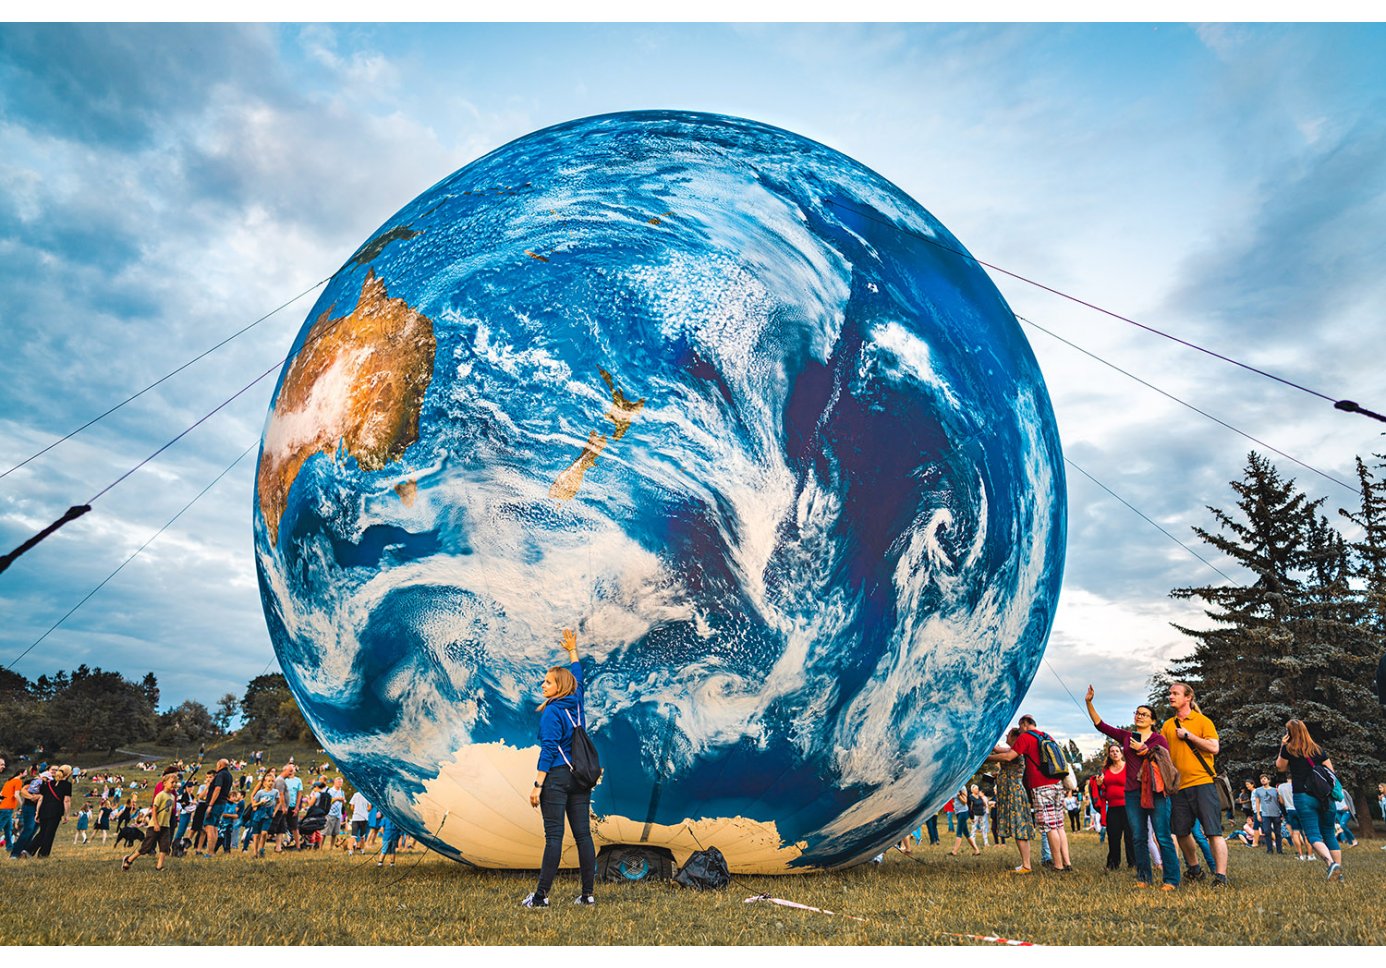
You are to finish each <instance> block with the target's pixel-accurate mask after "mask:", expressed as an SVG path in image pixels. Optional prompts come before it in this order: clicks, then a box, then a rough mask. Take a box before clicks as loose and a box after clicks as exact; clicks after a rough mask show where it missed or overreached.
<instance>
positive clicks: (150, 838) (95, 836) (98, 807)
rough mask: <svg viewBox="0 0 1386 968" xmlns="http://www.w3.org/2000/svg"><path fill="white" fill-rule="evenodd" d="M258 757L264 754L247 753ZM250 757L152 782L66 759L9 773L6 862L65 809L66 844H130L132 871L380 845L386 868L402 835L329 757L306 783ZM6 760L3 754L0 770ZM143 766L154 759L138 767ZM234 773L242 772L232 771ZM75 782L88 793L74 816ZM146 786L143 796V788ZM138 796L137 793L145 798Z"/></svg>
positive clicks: (0, 804)
mask: <svg viewBox="0 0 1386 968" xmlns="http://www.w3.org/2000/svg"><path fill="white" fill-rule="evenodd" d="M252 756H253V757H254V758H255V759H259V760H263V753H262V752H261V753H257V754H252ZM251 762H253V761H252V760H251V759H249V758H248V759H242V760H230V759H220V760H218V761H217V762H216V764H215V766H214V767H213V768H211V769H207V770H204V769H203V767H202V764H201V763H193V764H191V765H189V764H185V763H184V762H183V761H182V760H178V761H175V762H173V763H171V764H169V765H167V766H165V767H164V768H163V772H162V774H161V775H160V777H159V779H158V780H157V781H155V782H153V783H151V784H141V783H140V782H139V781H138V780H137V779H131V780H128V781H127V780H126V778H125V777H124V776H123V775H120V774H116V773H93V774H89V775H86V776H82V775H81V774H80V771H79V770H76V769H75V768H73V767H71V766H68V765H66V764H62V765H56V766H50V765H49V764H47V763H37V764H33V765H31V766H27V767H21V768H19V769H16V770H15V771H14V772H13V773H11V774H9V776H8V778H7V780H6V782H5V784H4V787H3V791H0V843H3V845H4V850H5V856H6V857H8V858H9V859H12V860H27V859H29V858H43V857H47V856H49V855H50V854H51V852H52V849H53V841H54V839H55V837H56V834H57V831H58V828H59V826H60V825H61V824H63V823H65V822H66V821H67V820H68V818H69V817H70V816H71V817H72V818H73V819H74V824H73V828H72V829H73V831H74V833H73V843H74V844H77V845H83V846H86V845H91V844H96V843H98V842H99V843H100V844H102V845H104V844H106V843H107V842H108V840H111V839H113V840H114V842H115V843H116V844H117V845H122V844H123V845H126V846H130V847H137V848H138V849H136V850H134V851H133V852H132V853H129V854H127V855H126V856H125V857H124V858H123V859H122V866H123V867H124V869H126V870H129V869H130V867H131V866H132V865H133V864H134V863H135V861H136V860H138V859H139V858H140V857H145V856H149V855H151V854H152V855H154V858H155V867H156V869H159V870H162V869H164V864H165V860H166V858H168V857H173V856H185V855H186V856H190V857H195V858H196V857H200V858H211V857H213V856H215V855H217V854H232V853H236V852H239V853H241V854H243V855H246V856H248V857H250V858H253V859H264V858H265V857H266V856H270V855H272V854H279V853H283V852H284V851H289V850H296V849H297V850H317V849H321V848H322V847H324V846H325V847H326V848H327V849H329V850H335V849H341V850H344V851H345V852H347V853H348V854H356V853H367V852H378V853H379V858H378V860H377V864H378V865H380V866H385V865H387V864H388V865H391V866H393V864H394V861H395V855H396V852H397V851H399V850H406V849H409V847H410V841H409V838H408V837H407V836H406V835H405V834H404V833H403V832H402V831H400V830H399V829H398V828H397V827H396V826H395V825H394V824H393V823H392V822H391V820H390V818H389V816H388V815H387V814H386V813H385V812H384V811H383V810H381V809H378V808H375V807H373V806H372V804H371V803H370V802H369V801H368V800H367V799H366V797H365V796H364V795H363V794H362V793H360V792H359V791H357V792H356V793H354V794H353V795H352V796H350V797H348V796H347V792H346V789H345V786H344V780H343V778H342V777H340V776H337V777H333V778H332V779H330V780H329V779H328V776H327V771H328V770H329V769H330V768H331V764H330V763H324V764H322V769H321V771H320V772H319V775H318V776H317V779H316V780H314V781H310V782H309V783H308V784H307V785H305V783H304V781H303V780H302V779H301V778H300V777H299V775H298V767H297V766H296V765H294V763H293V762H292V761H291V762H289V763H286V764H284V765H283V766H282V767H280V768H278V769H262V770H258V771H257V770H256V769H255V768H254V767H253V766H252V768H251V769H246V767H247V766H248V765H250V763H251ZM6 766H7V764H6V763H5V760H4V759H3V758H2V757H0V772H4V771H5V769H6ZM138 766H139V768H140V769H141V770H143V771H144V772H155V771H157V770H158V769H159V766H158V764H157V763H156V762H153V761H147V762H143V763H140V764H138ZM237 774H239V775H237ZM74 781H76V782H78V783H79V784H80V785H81V786H84V787H85V788H86V789H85V792H84V794H83V795H82V797H81V799H80V800H79V802H78V803H77V805H76V810H75V813H74V807H73V796H74V789H73V785H74ZM145 785H149V786H151V787H152V789H150V790H149V791H148V793H147V794H146V793H145V791H144V786H145ZM142 797H143V799H142Z"/></svg>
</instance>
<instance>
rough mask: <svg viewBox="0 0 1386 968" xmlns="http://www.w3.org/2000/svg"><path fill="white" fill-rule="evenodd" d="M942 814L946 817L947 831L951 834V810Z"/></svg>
mask: <svg viewBox="0 0 1386 968" xmlns="http://www.w3.org/2000/svg"><path fill="white" fill-rule="evenodd" d="M944 816H945V817H947V818H948V832H949V833H950V834H951V833H952V832H953V811H952V810H949V811H948V812H947V813H946V814H944Z"/></svg>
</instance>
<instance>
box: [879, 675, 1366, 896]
mask: <svg viewBox="0 0 1386 968" xmlns="http://www.w3.org/2000/svg"><path fill="white" fill-rule="evenodd" d="M1094 698H1095V694H1094V690H1093V688H1092V687H1091V686H1089V687H1088V692H1087V697H1086V701H1087V710H1088V715H1089V716H1090V717H1091V719H1092V722H1093V725H1094V726H1096V727H1097V728H1098V730H1099V731H1101V732H1102V733H1103V734H1104V735H1105V736H1107V737H1108V739H1109V742H1108V743H1107V744H1106V745H1105V746H1104V748H1103V752H1102V762H1101V765H1100V766H1099V767H1098V769H1097V770H1096V771H1095V772H1094V773H1092V774H1091V775H1090V776H1087V777H1086V778H1083V779H1081V780H1079V779H1078V778H1077V777H1076V776H1074V775H1073V774H1072V773H1069V774H1065V775H1062V776H1054V775H1050V774H1049V773H1047V772H1046V771H1045V770H1044V769H1043V765H1044V764H1043V762H1042V758H1041V743H1043V742H1044V741H1046V740H1048V739H1049V737H1048V736H1047V735H1046V734H1044V733H1043V732H1042V731H1040V730H1039V729H1038V727H1037V724H1036V722H1035V720H1034V718H1033V717H1032V716H1022V717H1021V718H1020V720H1019V722H1018V724H1017V725H1016V727H1015V728H1014V729H1011V730H1010V731H1009V732H1008V733H1007V735H1006V739H1005V742H1003V743H1000V744H998V745H997V746H996V748H995V749H994V750H993V752H992V754H991V756H990V757H989V758H988V761H987V763H988V764H991V765H994V766H995V767H996V770H995V790H994V797H993V796H988V795H987V793H986V792H985V791H984V790H983V789H982V788H981V785H980V784H976V783H974V784H972V785H971V786H970V787H968V788H964V789H960V790H959V791H958V793H957V795H956V796H955V797H953V798H952V799H951V800H950V801H949V802H948V803H947V804H946V805H945V806H944V808H943V816H944V817H945V818H946V820H947V824H948V829H949V831H950V832H953V833H954V834H955V839H954V843H953V847H952V849H951V850H950V851H949V854H950V856H957V854H958V852H959V850H961V848H962V846H963V845H964V844H967V845H968V846H970V847H971V849H972V852H973V854H980V853H981V852H982V851H983V850H984V849H985V848H986V847H987V846H988V841H989V839H993V838H994V840H995V843H996V846H1003V845H1005V844H1006V842H1007V841H1010V842H1011V843H1012V844H1013V845H1014V848H1015V850H1016V852H1017V854H1018V860H1019V864H1017V865H1016V866H1015V867H1014V868H1012V873H1013V874H1016V875H1021V876H1023V875H1027V874H1031V873H1033V872H1034V863H1033V857H1032V845H1033V843H1034V842H1035V841H1036V840H1038V841H1039V844H1040V852H1041V864H1042V865H1043V866H1045V867H1050V868H1052V869H1053V870H1055V871H1059V872H1066V871H1070V870H1072V864H1071V860H1070V856H1071V854H1070V850H1069V843H1068V834H1069V833H1071V832H1077V831H1079V830H1082V829H1086V830H1091V831H1095V832H1096V833H1097V834H1098V837H1099V840H1100V841H1103V842H1105V844H1106V847H1107V854H1106V868H1107V870H1109V871H1117V870H1121V869H1123V867H1124V868H1125V869H1126V870H1129V871H1131V872H1132V874H1133V876H1134V878H1135V886H1136V887H1137V888H1150V887H1154V886H1155V885H1156V884H1157V883H1158V884H1159V888H1160V889H1161V890H1164V891H1173V890H1177V889H1178V888H1179V887H1180V886H1181V885H1186V884H1189V883H1194V882H1198V881H1206V882H1207V883H1208V884H1209V885H1210V886H1212V887H1213V888H1223V887H1226V885H1227V884H1228V843H1229V841H1238V842H1241V843H1243V844H1245V845H1246V846H1247V847H1255V848H1264V849H1265V850H1266V851H1267V852H1269V853H1274V854H1283V853H1284V846H1283V841H1284V840H1289V841H1290V844H1291V847H1292V850H1293V852H1294V853H1295V854H1296V855H1297V856H1298V857H1299V858H1300V860H1302V861H1309V860H1313V859H1318V860H1320V861H1322V862H1323V864H1324V865H1325V871H1324V873H1325V876H1326V878H1327V879H1328V880H1329V881H1341V880H1342V878H1343V858H1342V852H1343V850H1344V849H1345V848H1351V847H1353V846H1356V844H1357V838H1356V837H1355V836H1354V835H1353V833H1352V830H1351V825H1352V824H1353V823H1354V822H1357V808H1356V805H1355V804H1354V802H1353V800H1352V797H1351V795H1350V794H1349V793H1347V791H1345V790H1343V789H1342V788H1341V785H1340V784H1337V782H1336V776H1335V774H1334V773H1333V772H1332V771H1333V761H1332V759H1331V757H1330V756H1329V754H1328V753H1327V752H1326V751H1325V750H1324V749H1323V748H1322V747H1321V746H1320V745H1319V744H1318V743H1317V742H1316V741H1315V740H1314V738H1313V737H1312V735H1311V734H1310V732H1309V729H1308V727H1307V726H1305V724H1304V723H1303V722H1301V721H1300V720H1298V719H1292V720H1290V721H1289V722H1288V723H1286V726H1285V734H1284V735H1283V736H1282V737H1281V741H1280V749H1279V752H1278V755H1277V757H1276V759H1275V770H1276V771H1277V776H1278V777H1281V778H1283V779H1282V780H1281V782H1279V783H1275V782H1273V777H1272V776H1271V774H1270V773H1265V774H1262V775H1261V776H1260V778H1259V782H1252V781H1250V780H1247V781H1246V782H1245V783H1244V784H1243V787H1244V788H1243V790H1242V791H1240V794H1239V795H1238V796H1236V797H1235V799H1234V800H1233V802H1232V803H1224V802H1223V801H1224V798H1225V797H1226V793H1220V792H1219V789H1218V783H1219V775H1218V773H1217V771H1216V768H1215V763H1214V761H1215V757H1216V756H1217V755H1218V753H1219V751H1220V745H1219V742H1218V733H1217V728H1216V726H1215V725H1214V723H1213V721H1212V720H1211V719H1210V718H1209V717H1208V716H1207V715H1205V714H1204V713H1203V712H1202V711H1201V710H1200V709H1199V707H1198V704H1197V703H1196V702H1195V701H1194V691H1193V688H1192V687H1191V686H1190V685H1189V684H1188V683H1185V682H1176V683H1174V684H1173V685H1171V687H1170V690H1169V704H1170V707H1171V709H1172V711H1173V715H1171V716H1170V717H1169V718H1168V719H1167V720H1165V721H1164V722H1163V723H1161V722H1158V721H1157V720H1156V718H1155V716H1156V714H1155V710H1154V708H1152V707H1151V706H1149V705H1146V704H1142V705H1140V706H1138V707H1136V709H1135V710H1134V711H1133V712H1132V715H1131V721H1132V725H1131V726H1130V727H1128V728H1120V727H1115V726H1112V725H1111V724H1109V723H1107V722H1106V721H1104V720H1103V718H1102V716H1101V715H1100V714H1099V713H1098V711H1097V709H1096V708H1095V707H1094V705H1093V700H1094ZM1378 793H1379V795H1380V798H1381V802H1380V806H1381V809H1382V811H1383V814H1384V815H1386V783H1383V784H1380V785H1379V787H1378ZM1238 811H1240V812H1241V815H1242V816H1241V819H1242V824H1241V826H1240V827H1237V828H1236V829H1235V830H1233V832H1232V833H1231V835H1230V836H1228V835H1225V834H1224V826H1225V825H1229V826H1232V827H1236V824H1237V812H1238ZM1065 821H1067V824H1066V823H1065ZM1365 822H1370V821H1369V820H1367V821H1365ZM1282 828H1283V832H1282ZM926 832H927V835H928V839H929V843H931V844H938V843H939V834H938V817H937V816H934V817H930V818H928V819H927V820H926V822H925V823H924V825H923V827H922V828H921V829H920V830H918V831H916V832H915V834H914V835H913V836H912V837H910V838H907V839H906V840H905V841H904V842H902V843H901V844H900V845H899V846H900V849H901V850H902V851H904V852H906V853H909V852H911V850H912V847H913V843H914V841H915V840H920V841H922V840H923V838H924V836H925V833H926ZM1382 850H1386V847H1383V848H1382Z"/></svg>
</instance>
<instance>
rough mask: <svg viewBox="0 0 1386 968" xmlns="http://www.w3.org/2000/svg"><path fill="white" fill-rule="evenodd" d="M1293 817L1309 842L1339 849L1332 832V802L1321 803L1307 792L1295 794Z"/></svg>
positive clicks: (1330, 848)
mask: <svg viewBox="0 0 1386 968" xmlns="http://www.w3.org/2000/svg"><path fill="white" fill-rule="evenodd" d="M1295 819H1296V820H1298V821H1299V829H1300V832H1301V833H1303V834H1304V839H1305V840H1307V841H1309V843H1310V844H1323V845H1324V846H1325V847H1327V848H1328V849H1329V850H1339V849H1340V848H1339V846H1338V838H1337V837H1336V836H1334V834H1333V804H1331V803H1321V802H1319V798H1318V797H1311V796H1310V795H1309V794H1307V793H1296V794H1295Z"/></svg>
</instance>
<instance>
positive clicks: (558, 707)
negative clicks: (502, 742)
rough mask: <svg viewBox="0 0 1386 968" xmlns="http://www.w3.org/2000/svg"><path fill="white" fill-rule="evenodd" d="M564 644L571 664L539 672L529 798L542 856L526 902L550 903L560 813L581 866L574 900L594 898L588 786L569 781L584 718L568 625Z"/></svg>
mask: <svg viewBox="0 0 1386 968" xmlns="http://www.w3.org/2000/svg"><path fill="white" fill-rule="evenodd" d="M563 649H564V651H566V652H567V653H568V659H569V662H570V664H569V665H568V667H567V668H564V667H563V666H554V667H553V668H552V669H550V670H549V671H548V672H547V673H546V674H545V675H544V685H543V692H544V701H543V702H542V703H540V705H539V713H540V715H539V766H538V772H537V773H536V774H535V777H534V788H533V789H532V790H530V792H529V802H530V806H533V807H537V808H538V809H539V812H540V814H541V815H542V816H543V818H544V860H543V863H542V866H541V867H540V869H539V885H538V887H536V888H535V889H534V893H533V894H531V895H529V896H528V897H526V898H525V899H524V900H523V901H521V902H520V903H521V904H523V905H524V906H525V907H527V908H539V907H548V906H549V888H550V887H552V886H553V878H554V875H555V874H557V873H558V861H559V858H560V857H561V856H562V853H563V818H564V817H565V816H566V817H567V818H568V825H569V826H570V827H572V828H573V839H574V840H575V841H576V842H577V851H578V866H579V867H580V868H581V870H582V893H581V894H579V895H578V896H577V897H576V898H575V899H574V903H576V904H596V903H597V901H596V898H594V897H593V896H592V890H593V887H594V885H595V884H596V880H597V848H596V847H595V846H594V845H593V843H592V831H591V828H590V824H589V821H590V816H591V812H592V791H591V790H579V789H577V788H576V786H575V784H574V782H573V770H572V761H573V729H574V728H575V727H577V726H582V727H584V728H585V727H586V725H587V719H586V716H585V715H584V713H583V709H582V665H581V663H579V662H578V653H577V636H576V635H575V634H574V633H573V630H572V629H564V630H563Z"/></svg>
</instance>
